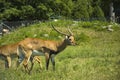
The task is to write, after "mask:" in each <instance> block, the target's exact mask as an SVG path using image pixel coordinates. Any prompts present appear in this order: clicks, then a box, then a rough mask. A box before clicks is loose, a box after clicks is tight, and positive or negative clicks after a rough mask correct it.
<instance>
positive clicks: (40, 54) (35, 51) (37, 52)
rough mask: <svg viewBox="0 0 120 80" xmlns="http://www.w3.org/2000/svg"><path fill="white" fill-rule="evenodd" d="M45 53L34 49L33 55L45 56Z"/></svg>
mask: <svg viewBox="0 0 120 80" xmlns="http://www.w3.org/2000/svg"><path fill="white" fill-rule="evenodd" d="M44 55H45V54H44V53H43V52H41V51H37V50H33V52H32V56H44Z"/></svg>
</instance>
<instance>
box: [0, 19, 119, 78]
mask: <svg viewBox="0 0 120 80" xmlns="http://www.w3.org/2000/svg"><path fill="white" fill-rule="evenodd" d="M53 24H54V25H56V27H57V28H58V29H59V30H62V31H64V32H65V31H66V28H65V26H68V25H67V24H73V23H72V22H71V21H68V22H67V21H66V23H65V22H61V23H59V22H58V23H53ZM109 24H111V23H103V22H99V23H97V24H96V23H95V22H93V23H92V22H91V23H89V22H84V23H82V22H79V23H77V24H76V25H72V26H70V28H71V29H72V31H73V33H74V35H75V37H76V41H77V43H78V45H77V46H69V47H67V48H66V49H65V50H64V51H63V52H61V53H59V54H58V55H57V56H56V58H55V60H56V70H55V71H53V70H52V64H51V63H50V66H49V70H48V71H46V70H45V58H44V56H41V58H42V65H43V69H42V70H40V69H39V65H38V64H37V62H35V66H34V69H33V71H32V74H31V75H28V74H26V73H25V72H24V71H23V69H22V68H20V69H19V70H16V66H15V65H16V64H15V63H16V62H15V61H16V60H17V59H13V60H12V63H13V65H12V67H11V68H10V69H5V68H4V61H3V60H0V80H119V79H120V34H119V33H120V25H117V28H115V27H116V25H113V27H112V28H113V29H114V31H113V32H110V31H107V30H106V29H103V28H101V26H107V25H109ZM95 25H96V26H98V28H96V26H95ZM85 26H86V27H85ZM87 26H88V27H87ZM46 35H47V36H46ZM26 36H28V37H37V38H42V39H51V40H60V39H61V38H63V37H64V36H62V35H59V34H58V33H56V32H55V31H53V30H52V29H51V27H49V22H46V23H41V24H35V25H32V26H30V27H24V28H20V29H18V30H16V31H14V32H12V33H11V34H9V35H5V36H4V37H3V38H1V39H0V44H1V45H4V44H10V43H14V42H17V41H20V40H22V39H24V38H25V37H26Z"/></svg>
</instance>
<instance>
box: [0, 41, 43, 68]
mask: <svg viewBox="0 0 120 80" xmlns="http://www.w3.org/2000/svg"><path fill="white" fill-rule="evenodd" d="M18 45H19V42H17V43H14V44H9V45H3V46H0V55H1V56H4V57H5V68H10V67H11V58H12V57H13V56H14V57H19V56H22V57H23V55H22V54H21V55H20V54H18ZM33 58H34V60H36V61H37V62H38V63H39V64H40V63H41V60H40V58H39V57H38V56H35V57H31V63H32V64H33V63H34V61H33ZM19 62H20V63H21V60H19ZM40 68H42V65H41V64H40Z"/></svg>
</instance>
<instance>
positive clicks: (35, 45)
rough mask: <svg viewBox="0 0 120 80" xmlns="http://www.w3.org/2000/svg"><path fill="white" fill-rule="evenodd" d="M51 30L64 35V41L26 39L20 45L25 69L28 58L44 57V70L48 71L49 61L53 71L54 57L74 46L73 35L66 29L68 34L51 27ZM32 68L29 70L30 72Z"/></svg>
mask: <svg viewBox="0 0 120 80" xmlns="http://www.w3.org/2000/svg"><path fill="white" fill-rule="evenodd" d="M52 27H53V29H54V30H55V31H57V32H58V33H60V34H63V35H65V36H66V37H65V39H64V40H62V41H52V40H42V39H38V38H26V39H25V40H23V41H22V42H23V43H21V44H20V46H19V47H20V49H22V50H23V51H24V54H25V58H24V60H23V65H24V67H26V69H27V67H28V66H27V65H28V61H29V59H30V56H35V55H37V56H41V55H44V56H45V59H46V69H47V70H48V66H49V60H50V59H51V62H52V65H53V70H55V60H54V55H57V54H58V53H60V52H61V51H63V50H64V49H65V48H66V47H67V46H68V45H75V40H74V36H73V33H72V32H71V31H70V29H68V32H69V33H70V34H65V33H63V32H60V31H59V30H57V29H56V28H55V27H54V26H53V25H52ZM31 70H32V68H31V69H30V71H31Z"/></svg>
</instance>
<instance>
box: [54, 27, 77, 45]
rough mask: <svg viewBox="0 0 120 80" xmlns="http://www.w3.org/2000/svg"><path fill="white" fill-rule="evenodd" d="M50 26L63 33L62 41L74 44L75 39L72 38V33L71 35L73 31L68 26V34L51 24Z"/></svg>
mask: <svg viewBox="0 0 120 80" xmlns="http://www.w3.org/2000/svg"><path fill="white" fill-rule="evenodd" d="M52 27H53V29H54V30H55V31H56V32H58V33H60V34H63V35H65V39H64V42H65V43H66V44H67V45H76V43H75V39H74V35H73V33H72V31H71V30H70V28H69V27H68V32H69V34H66V33H63V32H61V31H59V30H57V29H56V28H55V27H54V26H53V25H52Z"/></svg>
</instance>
